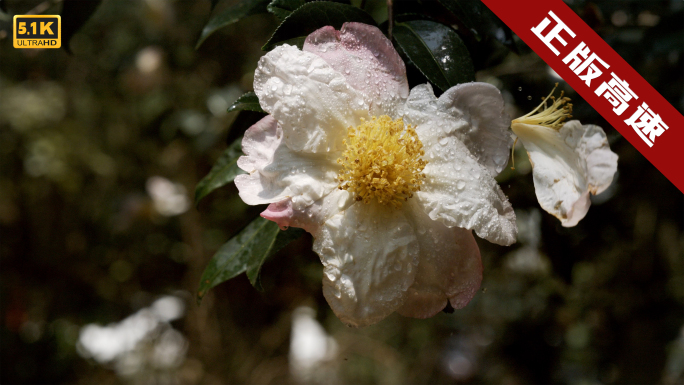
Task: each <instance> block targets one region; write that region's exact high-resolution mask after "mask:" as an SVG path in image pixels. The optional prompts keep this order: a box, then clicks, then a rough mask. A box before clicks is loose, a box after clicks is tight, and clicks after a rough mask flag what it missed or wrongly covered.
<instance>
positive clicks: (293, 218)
mask: <svg viewBox="0 0 684 385" xmlns="http://www.w3.org/2000/svg"><path fill="white" fill-rule="evenodd" d="M353 203H354V200H353V199H351V195H350V194H349V193H348V192H347V191H345V190H337V189H336V190H333V191H332V192H331V193H330V194H328V195H326V196H324V197H323V198H321V199H319V200H317V201H315V202H313V204H311V205H308V206H304V205H298V206H296V207H295V206H294V205H293V204H292V199H290V198H286V199H283V200H282V201H279V202H275V203H271V204H270V205H268V207H267V208H266V210H265V211H264V212H262V213H261V216H262V217H264V218H266V219H268V220H270V221H273V222H275V223H277V224H278V226H280V228H286V227H300V228H302V229H304V230H306V231H308V232H309V233H311V234H313V235H314V236H316V235H317V234H318V231H319V230H320V228H321V226H323V224H324V223H325V222H326V221H327V220H328V219H330V218H331V217H332V216H334V215H335V214H337V213H338V212H340V211H343V210H345V209H346V208H347V207H349V206H350V205H351V204H353Z"/></svg>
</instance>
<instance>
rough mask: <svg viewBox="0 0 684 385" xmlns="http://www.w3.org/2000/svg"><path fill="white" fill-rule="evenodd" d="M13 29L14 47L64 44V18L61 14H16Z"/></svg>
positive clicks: (43, 46) (48, 46) (41, 46)
mask: <svg viewBox="0 0 684 385" xmlns="http://www.w3.org/2000/svg"><path fill="white" fill-rule="evenodd" d="M12 31H13V32H14V48H60V47H61V46H62V18H61V17H60V16H59V15H16V16H14V24H13V27H12Z"/></svg>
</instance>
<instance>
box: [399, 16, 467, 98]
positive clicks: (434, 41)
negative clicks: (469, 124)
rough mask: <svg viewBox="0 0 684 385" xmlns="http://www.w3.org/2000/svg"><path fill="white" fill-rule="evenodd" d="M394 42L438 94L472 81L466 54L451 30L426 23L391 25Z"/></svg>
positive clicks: (415, 22) (432, 23) (443, 26)
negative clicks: (433, 86)
mask: <svg viewBox="0 0 684 385" xmlns="http://www.w3.org/2000/svg"><path fill="white" fill-rule="evenodd" d="M394 39H395V40H396V42H397V44H398V45H399V47H400V48H401V49H402V51H404V53H405V54H406V56H408V58H409V59H410V60H411V62H413V64H415V66H416V67H417V68H418V69H419V70H420V72H422V73H423V75H425V77H426V78H427V79H428V80H429V81H430V82H431V83H433V84H434V85H435V86H437V87H439V88H440V89H442V91H446V90H448V89H449V88H451V87H453V86H455V85H457V84H459V83H465V82H470V81H473V80H475V69H474V67H473V61H472V59H471V58H470V53H469V52H468V49H467V48H466V46H465V44H464V43H463V41H462V40H461V38H460V37H459V36H458V34H456V32H455V31H454V30H452V29H451V28H449V27H447V26H445V25H442V24H439V23H435V22H433V21H428V20H413V21H407V22H404V23H398V24H397V25H395V26H394Z"/></svg>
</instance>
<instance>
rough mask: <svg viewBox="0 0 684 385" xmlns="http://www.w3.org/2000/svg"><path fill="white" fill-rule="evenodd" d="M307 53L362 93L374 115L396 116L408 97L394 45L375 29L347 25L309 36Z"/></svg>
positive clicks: (401, 62)
mask: <svg viewBox="0 0 684 385" xmlns="http://www.w3.org/2000/svg"><path fill="white" fill-rule="evenodd" d="M304 51H308V52H312V53H314V54H316V55H318V56H320V57H322V58H323V59H324V60H325V61H326V62H327V63H328V64H330V65H331V66H332V67H333V68H334V69H335V70H336V71H337V72H339V73H341V74H342V75H344V76H345V78H346V79H347V82H348V83H349V85H351V86H352V87H354V89H356V90H357V91H360V92H361V93H362V94H363V96H364V100H365V101H366V103H367V104H368V105H369V106H370V112H371V115H389V116H392V117H394V116H396V113H397V110H398V108H399V107H400V106H401V104H402V103H403V101H404V100H405V99H406V97H407V96H408V91H409V88H408V81H407V80H406V67H405V66H404V62H403V61H402V60H401V57H400V56H399V54H398V53H397V51H396V50H395V49H394V47H393V46H392V43H391V42H390V41H389V39H387V38H386V37H385V35H383V33H382V32H381V31H380V30H379V29H378V28H376V27H373V26H371V25H367V24H362V23H345V24H344V25H342V28H341V29H340V30H339V31H336V30H335V29H334V28H333V27H330V26H328V27H323V28H321V29H318V30H316V31H314V32H313V33H311V34H310V35H309V36H307V38H306V41H305V42H304Z"/></svg>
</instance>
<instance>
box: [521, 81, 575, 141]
mask: <svg viewBox="0 0 684 385" xmlns="http://www.w3.org/2000/svg"><path fill="white" fill-rule="evenodd" d="M556 87H558V83H556V86H555V87H553V89H552V90H551V93H549V95H548V96H547V97H546V98H544V100H542V102H541V104H539V105H538V106H537V108H535V109H534V110H532V111H530V113H528V114H527V115H524V116H521V117H519V118H518V119H515V120H513V122H511V123H512V124H515V123H523V124H536V125H541V126H546V127H549V128H554V129H556V130H559V129H560V128H561V127H562V126H563V123H564V122H565V120H566V119H569V118H572V115H570V114H572V104H571V103H568V102H569V101H570V98H568V97H563V91H561V94H560V97H559V98H558V99H556V97H555V96H551V95H553V92H554V91H555V90H556ZM549 99H551V100H552V101H553V103H552V104H551V106H550V107H547V105H546V101H547V100H549ZM566 103H567V104H566ZM542 107H543V109H542ZM537 111H539V112H537Z"/></svg>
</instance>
